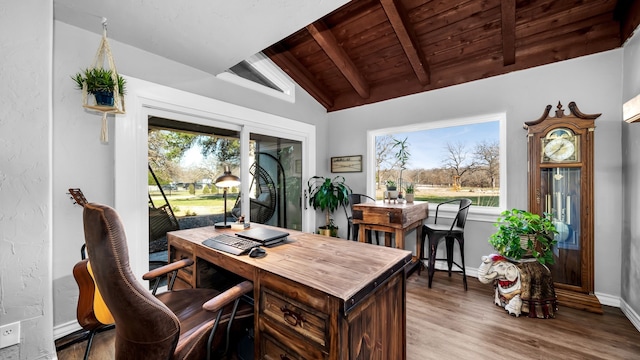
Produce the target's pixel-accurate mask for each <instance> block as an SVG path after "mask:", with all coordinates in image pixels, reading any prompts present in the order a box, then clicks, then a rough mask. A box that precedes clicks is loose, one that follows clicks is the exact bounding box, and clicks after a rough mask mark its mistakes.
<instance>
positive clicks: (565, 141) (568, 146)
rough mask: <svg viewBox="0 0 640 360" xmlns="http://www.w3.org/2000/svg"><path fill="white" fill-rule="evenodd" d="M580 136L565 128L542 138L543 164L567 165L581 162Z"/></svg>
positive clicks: (553, 131)
mask: <svg viewBox="0 0 640 360" xmlns="http://www.w3.org/2000/svg"><path fill="white" fill-rule="evenodd" d="M578 140H579V135H575V134H574V133H573V131H571V130H570V129H565V128H558V129H554V130H551V131H550V132H549V133H547V135H546V136H545V137H543V138H542V162H551V163H559V162H561V163H567V162H575V161H580V159H579V150H580V149H579V146H578Z"/></svg>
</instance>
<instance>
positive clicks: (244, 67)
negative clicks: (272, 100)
mask: <svg viewBox="0 0 640 360" xmlns="http://www.w3.org/2000/svg"><path fill="white" fill-rule="evenodd" d="M217 77H218V78H219V79H222V80H225V81H229V82H231V83H234V84H236V85H239V86H243V87H245V88H248V89H251V90H254V91H258V92H261V93H263V94H267V95H270V96H273V97H277V98H279V99H283V100H286V101H289V102H295V84H294V83H293V81H291V80H290V79H289V77H288V76H287V75H286V74H285V73H284V72H283V71H282V70H281V69H280V68H279V67H278V66H277V65H276V64H274V63H273V62H272V61H271V60H270V59H269V58H268V57H266V56H265V55H263V54H262V53H258V54H255V55H253V56H251V57H249V58H248V59H246V60H243V61H241V62H239V63H238V64H236V65H234V66H232V67H231V68H229V69H227V70H226V71H225V72H223V73H220V74H218V75H217Z"/></svg>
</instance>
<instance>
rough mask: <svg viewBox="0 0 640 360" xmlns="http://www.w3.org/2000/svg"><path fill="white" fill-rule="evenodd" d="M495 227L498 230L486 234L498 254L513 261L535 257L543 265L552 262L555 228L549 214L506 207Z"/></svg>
mask: <svg viewBox="0 0 640 360" xmlns="http://www.w3.org/2000/svg"><path fill="white" fill-rule="evenodd" d="M494 226H496V227H497V228H498V231H497V232H496V233H494V234H492V235H491V236H490V237H489V243H490V244H491V245H492V246H493V247H494V249H496V251H497V252H498V253H499V254H500V255H502V256H504V257H506V258H508V259H510V260H514V261H519V260H521V259H523V258H534V259H535V260H537V261H538V262H539V263H540V264H543V265H544V264H553V251H552V248H553V246H554V245H555V244H556V242H557V241H556V239H555V234H557V233H558V231H557V230H556V227H555V225H554V223H553V220H552V218H551V215H550V214H547V213H544V215H543V216H540V215H538V214H533V213H530V212H528V211H524V210H519V209H511V210H505V211H503V212H502V213H501V214H500V217H498V220H497V222H496V223H495V224H494Z"/></svg>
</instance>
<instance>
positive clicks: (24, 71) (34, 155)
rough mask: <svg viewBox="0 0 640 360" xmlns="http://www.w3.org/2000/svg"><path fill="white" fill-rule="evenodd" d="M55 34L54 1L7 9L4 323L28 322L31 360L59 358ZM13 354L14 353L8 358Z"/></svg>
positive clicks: (2, 17)
mask: <svg viewBox="0 0 640 360" xmlns="http://www.w3.org/2000/svg"><path fill="white" fill-rule="evenodd" d="M52 31H53V8H52V2H42V1H38V0H24V1H11V2H4V3H3V4H2V7H1V8H0V48H1V49H2V50H0V51H1V53H2V66H0V79H2V86H0V324H7V323H13V322H16V321H19V322H20V323H21V343H20V345H19V358H20V359H29V360H32V359H50V358H53V357H54V356H55V350H54V346H53V333H52V327H53V314H52V312H53V305H52V300H51V287H52V285H51V135H50V130H51V100H50V94H51V56H52V55H51V47H52ZM0 351H1V350H0ZM7 351H14V350H13V349H7ZM5 356H6V357H8V356H13V355H12V353H4V354H3V353H0V358H5Z"/></svg>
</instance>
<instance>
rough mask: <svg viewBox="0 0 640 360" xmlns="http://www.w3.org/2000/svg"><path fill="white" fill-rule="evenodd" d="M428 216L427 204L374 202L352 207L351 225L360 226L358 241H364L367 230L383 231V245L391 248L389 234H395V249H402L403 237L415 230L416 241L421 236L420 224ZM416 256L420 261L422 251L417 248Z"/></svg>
mask: <svg viewBox="0 0 640 360" xmlns="http://www.w3.org/2000/svg"><path fill="white" fill-rule="evenodd" d="M428 216H429V203H428V202H426V201H416V202H413V203H403V204H396V203H390V202H382V201H376V202H375V203H372V202H370V203H360V204H354V205H353V223H354V224H360V232H359V234H358V240H359V241H365V239H366V238H365V233H366V231H367V230H374V231H384V232H385V237H384V238H385V245H386V246H391V234H395V238H396V247H397V248H398V249H404V237H405V235H406V234H407V233H408V232H409V231H411V230H413V229H416V239H417V240H419V239H420V238H421V236H422V222H423V221H424V219H426V218H427V217H428ZM418 242H419V241H417V242H416V255H417V258H418V259H420V256H421V254H422V249H421V248H420V247H419V246H417V243H418Z"/></svg>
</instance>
